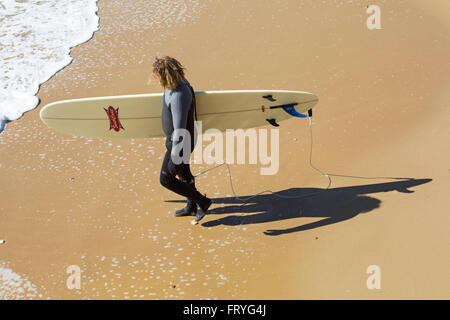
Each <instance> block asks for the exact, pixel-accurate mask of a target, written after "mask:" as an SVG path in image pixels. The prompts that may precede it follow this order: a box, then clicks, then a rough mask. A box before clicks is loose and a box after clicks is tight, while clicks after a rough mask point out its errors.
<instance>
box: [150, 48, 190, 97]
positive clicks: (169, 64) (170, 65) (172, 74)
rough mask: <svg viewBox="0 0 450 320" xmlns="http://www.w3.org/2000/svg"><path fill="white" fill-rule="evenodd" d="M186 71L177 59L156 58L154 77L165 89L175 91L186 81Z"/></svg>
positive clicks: (167, 57)
mask: <svg viewBox="0 0 450 320" xmlns="http://www.w3.org/2000/svg"><path fill="white" fill-rule="evenodd" d="M184 70H185V68H184V67H183V66H182V65H181V63H179V62H178V60H177V59H175V58H172V57H169V56H165V57H162V58H159V57H155V61H154V62H153V72H152V76H153V77H154V78H155V79H156V80H158V81H159V83H160V84H161V86H162V87H163V88H165V89H169V90H173V89H175V88H176V87H178V85H179V84H180V83H181V82H182V81H183V80H184Z"/></svg>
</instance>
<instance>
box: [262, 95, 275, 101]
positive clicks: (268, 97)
mask: <svg viewBox="0 0 450 320" xmlns="http://www.w3.org/2000/svg"><path fill="white" fill-rule="evenodd" d="M263 98H264V99H267V100H269V101H272V102H273V101H277V99H274V98H273V96H272V95H271V94H268V95H266V96H263Z"/></svg>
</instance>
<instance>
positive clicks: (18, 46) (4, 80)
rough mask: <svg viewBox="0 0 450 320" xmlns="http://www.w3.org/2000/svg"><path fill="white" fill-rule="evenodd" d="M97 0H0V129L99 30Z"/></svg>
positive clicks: (31, 102)
mask: <svg viewBox="0 0 450 320" xmlns="http://www.w3.org/2000/svg"><path fill="white" fill-rule="evenodd" d="M97 10H98V7H97V1H96V0H0V133H1V132H2V131H3V130H4V129H5V126H6V123H7V122H9V121H12V120H16V119H18V118H20V117H21V116H22V115H23V114H24V113H25V112H26V111H29V110H31V109H34V108H35V107H36V106H37V105H38V103H39V100H38V98H37V97H36V96H35V95H36V94H37V92H38V91H39V86H40V85H41V84H42V83H44V82H46V81H47V80H48V79H50V78H51V77H52V76H53V75H54V74H55V73H56V72H58V71H59V70H61V69H62V68H64V67H65V66H67V65H68V64H70V62H71V61H72V58H71V57H70V49H71V48H72V47H74V46H76V45H79V44H81V43H83V42H86V41H87V40H89V39H90V38H92V36H93V34H94V32H95V31H96V30H98V27H99V18H98V16H97Z"/></svg>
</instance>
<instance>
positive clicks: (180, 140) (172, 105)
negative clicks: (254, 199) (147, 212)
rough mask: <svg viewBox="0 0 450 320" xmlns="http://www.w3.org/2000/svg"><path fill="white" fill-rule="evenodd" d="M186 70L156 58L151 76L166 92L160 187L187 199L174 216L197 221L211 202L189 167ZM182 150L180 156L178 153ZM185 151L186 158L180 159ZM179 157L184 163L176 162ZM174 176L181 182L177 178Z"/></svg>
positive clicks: (191, 101)
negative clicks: (199, 188)
mask: <svg viewBox="0 0 450 320" xmlns="http://www.w3.org/2000/svg"><path fill="white" fill-rule="evenodd" d="M184 70H185V68H184V67H183V66H182V65H181V64H180V63H179V62H178V61H177V60H176V59H175V58H172V57H168V56H165V57H162V58H159V57H156V58H155V61H154V63H153V73H152V76H153V77H154V78H155V79H156V80H157V81H158V82H159V83H160V85H161V86H162V87H163V88H164V89H165V91H164V95H163V99H162V113H161V121H162V128H163V131H164V134H165V135H166V154H165V156H164V160H163V164H162V167H161V173H160V182H161V185H163V186H164V187H166V188H167V189H169V190H171V191H173V192H175V193H177V194H179V195H182V196H184V197H186V198H187V204H186V207H184V208H183V209H180V210H177V211H176V212H175V213H174V215H175V216H176V217H180V216H188V215H195V222H198V221H200V220H201V219H202V218H203V217H204V216H205V215H206V212H207V211H208V208H209V207H210V206H211V203H212V200H211V199H209V198H208V197H206V196H203V195H202V194H201V193H200V192H198V190H197V189H196V188H195V181H194V176H193V175H192V173H191V170H190V167H189V158H190V154H191V153H192V151H193V150H194V147H195V142H196V139H195V132H194V112H195V107H196V106H195V93H194V90H193V89H192V87H191V85H190V83H189V82H188V81H187V79H186V78H185V77H184ZM180 149H181V152H180V154H178V152H179V150H180ZM183 152H188V153H189V156H188V157H186V156H185V157H183ZM180 157H182V158H183V160H182V161H181V163H180V161H179V159H180ZM177 176H178V177H179V178H180V179H177Z"/></svg>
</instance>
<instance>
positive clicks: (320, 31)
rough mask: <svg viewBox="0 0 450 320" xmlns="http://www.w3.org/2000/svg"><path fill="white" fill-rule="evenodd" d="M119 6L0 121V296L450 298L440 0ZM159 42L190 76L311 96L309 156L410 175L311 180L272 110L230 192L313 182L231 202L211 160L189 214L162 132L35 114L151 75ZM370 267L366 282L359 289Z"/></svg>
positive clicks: (209, 83) (294, 123) (444, 31)
mask: <svg viewBox="0 0 450 320" xmlns="http://www.w3.org/2000/svg"><path fill="white" fill-rule="evenodd" d="M139 3H140V1H136V2H135V6H139ZM369 3H370V4H378V5H380V7H381V17H382V29H381V30H368V29H367V28H366V19H367V17H368V14H366V12H365V7H366V5H367V4H369ZM127 8H128V9H127V10H124V9H123V8H122V9H123V10H121V7H120V6H119V5H117V4H116V2H114V1H99V16H100V30H99V31H98V32H96V33H95V35H94V37H93V39H91V40H90V41H89V42H87V43H85V44H82V45H80V46H78V47H76V48H74V49H73V50H72V53H71V56H72V57H73V58H74V60H73V62H72V64H70V65H69V66H67V67H66V68H65V69H63V70H62V71H60V72H59V73H57V74H56V75H55V76H54V77H53V78H52V79H50V80H49V81H48V82H47V83H45V84H43V85H42V86H41V88H40V91H39V94H38V97H39V98H40V99H41V104H40V105H39V107H38V108H36V109H35V110H33V111H30V112H27V113H26V114H25V115H24V116H23V117H22V118H21V119H19V120H18V121H14V122H11V123H9V124H8V125H7V127H6V129H5V131H4V132H3V133H2V134H1V135H0V153H1V155H2V157H1V160H0V180H1V181H2V184H1V187H0V188H1V189H0V193H1V195H2V201H1V203H0V221H1V224H0V239H4V240H6V242H5V243H4V244H0V268H3V270H6V269H7V270H11V271H12V272H14V273H15V274H17V275H19V276H20V279H17V278H16V280H14V281H4V279H3V283H2V282H1V281H0V284H2V285H3V287H2V288H0V292H3V296H1V295H0V297H2V298H10V299H11V298H34V299H46V298H58V299H74V298H75V299H78V298H81V299H111V298H115V299H123V298H129V299H315V298H319V299H322V298H331V299H351V298H356V299H372V298H374V299H392V298H402V299H415V298H424V299H431V298H433V299H436V298H437V299H442V298H446V299H448V298H450V289H449V288H450V277H449V275H448V270H449V267H450V258H449V255H448V249H449V245H448V244H449V235H448V225H449V223H450V215H449V212H448V209H449V204H450V202H449V199H448V195H447V194H448V190H449V188H450V179H449V178H450V167H449V163H450V150H449V148H448V140H449V139H448V137H449V136H450V127H449V126H448V120H449V119H450V108H449V103H450V77H449V75H450V63H449V60H448V57H449V56H450V41H449V34H450V24H449V23H448V21H449V20H448V10H446V9H447V8H448V4H447V3H446V1H436V0H433V1H428V2H427V6H425V5H423V2H421V1H419V0H417V1H406V0H405V1H401V0H399V1H370V2H368V1H367V2H366V1H357V2H356V3H351V2H348V1H326V2H325V3H320V4H319V3H318V2H317V1H313V0H309V1H301V2H299V1H256V0H251V1H245V2H233V4H232V5H231V6H230V5H229V2H228V1H223V2H218V1H202V2H201V3H200V4H199V5H195V6H194V5H193V4H188V5H187V10H186V13H185V16H186V18H185V21H183V19H181V20H180V19H178V21H175V22H173V23H172V22H171V21H173V20H171V19H166V20H165V21H166V22H165V23H162V24H160V25H159V27H157V25H153V26H151V27H150V26H148V25H145V24H144V23H145V22H148V21H149V20H146V19H147V18H145V14H143V15H144V17H142V14H141V15H136V14H135V13H134V12H133V10H132V9H130V7H127ZM177 10H178V9H177ZM151 15H152V13H151V12H148V13H147V16H151ZM133 19H134V20H133ZM148 19H150V18H148ZM121 21H135V22H136V23H135V24H133V27H132V28H131V27H129V28H125V27H124V25H123V24H121ZM152 21H153V20H152ZM166 54H167V55H171V56H174V57H176V58H178V59H179V60H180V61H181V62H182V63H183V64H185V65H186V66H187V68H188V70H187V78H188V79H189V81H190V82H191V84H192V85H193V86H194V88H195V89H196V90H245V89H249V90H250V89H285V90H303V91H309V92H313V93H315V94H317V95H318V96H319V99H320V102H319V104H318V105H317V106H316V107H315V109H314V115H313V135H314V149H313V150H314V151H313V163H314V165H315V166H317V167H318V168H320V169H321V170H323V171H325V172H329V173H335V174H343V175H356V176H365V177H406V178H411V179H409V180H388V179H352V178H347V177H332V186H331V188H330V189H329V190H323V189H324V188H325V187H326V186H327V183H328V180H327V178H326V177H324V176H322V175H320V174H319V173H318V172H317V171H315V170H313V169H312V168H311V167H310V166H309V146H310V145H309V143H310V138H309V129H308V123H307V121H305V120H304V119H296V118H293V119H290V120H286V121H283V122H281V123H280V124H281V126H280V170H279V172H278V173H277V175H275V176H261V175H259V166H258V165H232V166H231V170H232V175H233V184H234V187H235V190H236V192H237V194H238V195H239V196H241V197H246V196H251V195H253V194H255V193H258V192H261V191H264V190H267V189H270V190H272V191H274V192H276V193H277V194H279V195H294V194H307V193H310V192H315V191H321V190H323V191H322V192H321V193H319V194H316V195H315V196H311V197H307V198H302V199H292V200H280V199H277V198H276V197H275V196H273V195H270V194H263V195H260V196H258V197H256V198H254V199H252V201H251V202H250V203H249V204H247V205H246V206H244V207H239V205H240V202H239V201H238V200H236V199H235V198H234V197H233V195H232V191H231V188H230V185H229V181H228V176H227V171H226V168H225V167H221V168H218V169H216V170H213V171H210V172H208V173H206V174H204V175H202V176H200V177H199V178H198V179H197V183H196V184H197V187H198V188H199V190H201V191H202V192H206V193H207V195H208V196H210V197H213V198H214V199H215V200H214V201H215V203H214V205H213V207H212V208H213V209H214V210H213V211H212V213H211V214H210V215H208V216H207V217H206V218H205V219H204V220H202V223H201V224H199V225H197V226H192V225H191V224H190V223H189V221H190V218H174V217H173V216H172V212H173V211H174V210H176V209H178V208H180V207H181V206H183V205H184V204H183V203H182V200H183V199H182V198H181V197H179V196H177V195H175V194H173V193H171V192H170V191H168V190H166V189H164V188H163V187H161V186H160V184H159V170H160V166H161V161H162V156H163V151H164V144H163V140H162V139H129V140H109V139H89V138H84V137H71V136H68V135H64V134H60V133H58V132H55V131H52V130H50V129H48V128H47V127H46V126H45V125H44V124H43V123H42V122H41V121H40V119H39V110H40V108H41V107H42V106H44V105H46V104H47V103H50V102H52V101H56V100H62V99H72V98H81V97H91V96H103V95H120V94H135V93H148V92H160V91H161V89H160V88H159V87H158V86H156V85H155V84H152V85H150V86H148V85H146V82H147V77H148V74H149V72H150V70H151V64H152V62H153V57H154V56H155V55H166ZM207 168H209V166H207V165H196V164H194V165H193V166H192V169H193V172H194V173H198V172H200V171H202V170H205V169H207ZM70 265H77V266H79V267H80V269H81V272H82V278H81V289H79V290H69V289H68V288H67V286H66V280H67V277H68V274H67V273H66V268H67V267H68V266H70ZM370 265H377V266H379V267H380V270H381V289H379V290H369V289H368V288H367V286H366V280H367V278H368V277H369V275H368V274H367V273H366V269H367V268H368V266H370ZM0 280H1V279H0ZM15 284H18V286H19V287H22V288H23V292H19V291H18V290H17V288H16V287H14V285H15ZM5 292H6V293H5Z"/></svg>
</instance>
